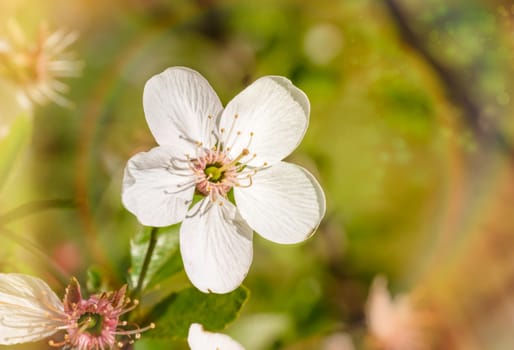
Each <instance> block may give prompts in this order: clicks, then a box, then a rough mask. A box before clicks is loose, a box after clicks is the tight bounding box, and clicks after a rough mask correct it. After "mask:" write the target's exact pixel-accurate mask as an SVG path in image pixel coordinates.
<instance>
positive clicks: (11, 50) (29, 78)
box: [0, 20, 82, 106]
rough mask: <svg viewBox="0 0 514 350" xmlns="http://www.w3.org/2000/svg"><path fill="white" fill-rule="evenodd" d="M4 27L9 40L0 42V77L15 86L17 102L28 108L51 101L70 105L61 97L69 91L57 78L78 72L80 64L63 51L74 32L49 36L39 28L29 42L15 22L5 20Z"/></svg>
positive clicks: (72, 40)
mask: <svg viewBox="0 0 514 350" xmlns="http://www.w3.org/2000/svg"><path fill="white" fill-rule="evenodd" d="M7 28H8V29H9V34H10V37H9V38H5V39H4V40H0V78H3V79H6V80H8V81H10V82H11V83H14V84H15V85H16V86H17V87H18V89H19V94H18V97H19V100H20V103H22V104H23V105H25V106H30V105H31V104H32V103H37V104H40V105H42V104H45V103H46V102H48V101H53V102H55V103H57V104H59V105H62V106H70V105H71V102H70V101H68V100H67V99H66V98H65V97H64V96H63V94H65V93H66V92H68V90H69V88H68V86H67V85H66V84H65V83H63V82H62V81H61V79H62V78H67V77H77V76H79V75H80V73H81V70H82V62H80V61H77V60H76V59H75V58H74V57H73V55H72V54H71V53H69V52H68V51H67V50H68V48H69V46H70V45H71V44H73V42H75V41H76V40H77V37H78V35H77V33H76V32H70V33H67V32H65V31H63V30H58V31H56V32H53V33H50V32H49V31H48V29H47V27H46V25H41V27H40V29H39V33H38V37H37V38H36V39H35V40H30V39H28V38H26V36H25V34H24V33H23V31H22V29H21V28H20V27H19V25H18V23H17V22H16V21H14V20H10V21H8V22H7Z"/></svg>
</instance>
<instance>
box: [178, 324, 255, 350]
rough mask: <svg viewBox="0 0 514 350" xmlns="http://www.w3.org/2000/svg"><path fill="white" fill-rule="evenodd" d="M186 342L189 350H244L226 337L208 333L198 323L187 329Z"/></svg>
mask: <svg viewBox="0 0 514 350" xmlns="http://www.w3.org/2000/svg"><path fill="white" fill-rule="evenodd" d="M187 342H188V344H189V346H190V348H191V350H245V349H244V348H243V346H242V345H241V344H239V343H238V342H236V341H235V340H234V339H232V338H230V337H229V336H228V335H225V334H221V333H212V332H208V331H206V330H204V329H203V326H202V325H201V324H198V323H193V324H192V325H191V326H190V327H189V334H188V336H187Z"/></svg>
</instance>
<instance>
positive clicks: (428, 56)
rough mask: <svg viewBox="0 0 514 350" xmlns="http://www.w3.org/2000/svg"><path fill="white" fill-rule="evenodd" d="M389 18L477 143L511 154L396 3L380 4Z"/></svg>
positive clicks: (501, 138)
mask: <svg viewBox="0 0 514 350" xmlns="http://www.w3.org/2000/svg"><path fill="white" fill-rule="evenodd" d="M383 1H384V4H385V5H386V7H387V8H388V10H389V12H390V14H391V17H392V18H393V20H394V21H395V23H396V26H397V27H398V30H399V33H400V35H401V37H402V38H403V40H404V41H405V42H406V43H407V44H408V45H409V46H410V47H411V48H412V49H414V50H415V51H416V52H418V53H419V54H420V56H421V57H423V59H424V60H425V61H426V62H427V63H428V64H429V65H430V66H431V67H432V69H433V70H434V71H435V72H436V73H437V75H438V76H439V78H440V79H441V81H442V82H443V84H444V86H445V88H446V91H447V94H448V96H449V97H450V99H451V100H452V101H453V102H454V104H455V105H457V106H459V107H460V108H461V109H462V110H463V112H464V113H463V114H464V119H465V121H466V122H467V124H468V125H469V127H470V128H471V129H472V130H473V132H474V134H475V136H476V137H477V139H478V140H479V142H487V141H489V140H491V139H492V140H494V141H495V143H496V144H497V146H499V147H500V149H501V150H502V151H503V152H505V153H507V154H509V155H512V154H514V150H513V148H512V145H511V144H510V142H509V141H508V140H507V139H506V137H505V136H504V135H503V134H502V133H501V132H500V131H499V130H497V128H496V127H495V126H494V125H492V124H491V123H490V122H488V121H487V120H486V119H485V118H484V114H483V111H482V108H481V107H480V106H479V105H478V104H476V103H475V101H474V99H473V98H472V96H471V95H472V94H471V93H470V92H469V90H468V87H467V86H466V85H465V84H464V83H462V81H461V80H460V79H459V78H458V76H457V74H456V72H455V71H453V70H451V69H450V68H448V67H447V66H445V65H444V64H443V63H442V62H441V61H439V60H438V59H437V58H436V57H435V56H434V55H433V54H432V53H431V52H430V50H429V49H428V48H427V47H426V46H425V43H426V42H427V40H426V38H424V37H422V36H421V35H419V34H418V33H416V31H415V30H414V28H413V27H412V25H411V23H410V22H409V20H408V17H407V14H406V13H405V11H404V10H403V9H402V8H401V6H400V5H399V4H398V2H397V1H396V0H383Z"/></svg>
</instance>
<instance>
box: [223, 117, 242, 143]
mask: <svg viewBox="0 0 514 350" xmlns="http://www.w3.org/2000/svg"><path fill="white" fill-rule="evenodd" d="M238 118H239V115H238V114H237V113H236V114H234V119H232V124H231V125H230V129H229V131H228V133H227V135H226V137H225V141H226V142H227V143H228V141H229V140H230V138H231V136H232V131H234V126H235V125H236V121H237V119H238ZM234 142H235V140H234ZM234 142H231V143H232V144H233V143H234Z"/></svg>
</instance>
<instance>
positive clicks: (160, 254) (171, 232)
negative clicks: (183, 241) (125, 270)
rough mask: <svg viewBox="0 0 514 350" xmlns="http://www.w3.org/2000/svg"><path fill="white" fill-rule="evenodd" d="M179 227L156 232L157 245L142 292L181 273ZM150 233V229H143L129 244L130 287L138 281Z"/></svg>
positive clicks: (175, 226) (174, 226)
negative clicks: (130, 260) (130, 264)
mask: <svg viewBox="0 0 514 350" xmlns="http://www.w3.org/2000/svg"><path fill="white" fill-rule="evenodd" d="M179 227H180V225H173V226H169V227H166V228H162V229H160V230H159V231H158V232H157V243H156V245H155V249H154V251H153V254H152V258H151V260H150V264H149V265H148V270H147V272H146V276H145V279H144V281H143V285H142V290H145V289H147V288H150V287H152V286H155V285H156V284H158V283H159V282H161V281H163V280H164V279H166V278H168V277H170V276H172V275H174V274H176V273H178V272H180V271H182V269H183V266H182V259H181V257H180V251H179ZM151 231H152V228H151V227H143V228H142V229H141V230H140V231H139V232H138V233H137V234H136V235H135V237H134V238H133V239H132V241H131V242H130V256H131V259H132V266H131V268H130V275H129V283H130V285H131V286H132V287H135V286H136V285H137V282H138V280H139V275H140V273H141V268H142V266H143V262H144V260H145V256H146V252H147V249H148V245H149V244H150V236H151Z"/></svg>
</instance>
